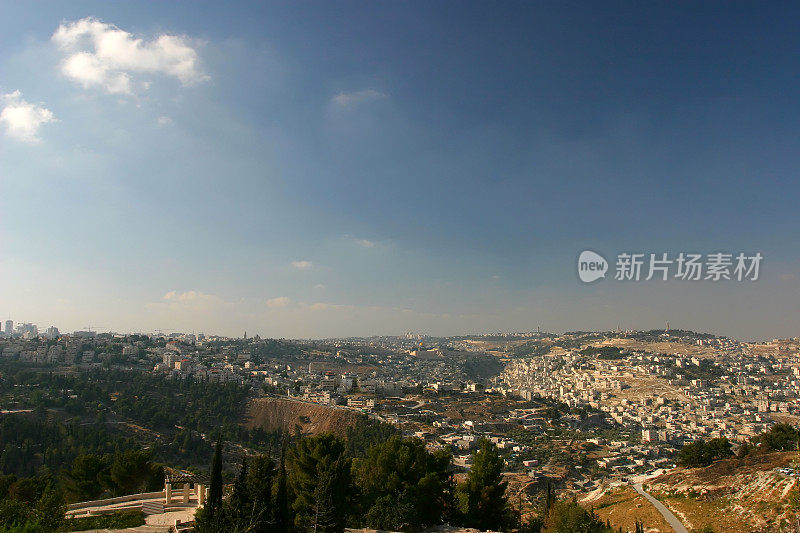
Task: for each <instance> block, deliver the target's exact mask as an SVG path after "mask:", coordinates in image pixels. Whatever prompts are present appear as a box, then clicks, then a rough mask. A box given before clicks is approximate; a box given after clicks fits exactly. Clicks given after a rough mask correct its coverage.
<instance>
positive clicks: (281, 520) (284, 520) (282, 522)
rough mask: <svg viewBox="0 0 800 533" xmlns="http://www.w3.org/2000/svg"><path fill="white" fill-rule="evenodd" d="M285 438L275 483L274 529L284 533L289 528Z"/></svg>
mask: <svg viewBox="0 0 800 533" xmlns="http://www.w3.org/2000/svg"><path fill="white" fill-rule="evenodd" d="M286 447H287V442H286V439H283V446H282V447H281V466H280V471H279V472H278V480H277V482H276V484H275V518H274V520H273V521H274V524H275V531H278V532H280V533H284V532H286V531H288V530H289V494H288V488H287V481H286Z"/></svg>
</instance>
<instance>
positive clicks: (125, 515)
mask: <svg viewBox="0 0 800 533" xmlns="http://www.w3.org/2000/svg"><path fill="white" fill-rule="evenodd" d="M141 525H144V513H143V512H141V511H118V512H116V513H113V514H106V515H98V516H85V517H81V518H70V519H68V520H66V521H65V523H64V526H63V527H62V531H87V530H90V529H125V528H129V527H138V526H141Z"/></svg>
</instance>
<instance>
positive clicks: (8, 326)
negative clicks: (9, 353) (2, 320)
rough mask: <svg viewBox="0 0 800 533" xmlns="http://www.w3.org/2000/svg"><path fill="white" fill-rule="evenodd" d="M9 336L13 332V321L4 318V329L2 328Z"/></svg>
mask: <svg viewBox="0 0 800 533" xmlns="http://www.w3.org/2000/svg"><path fill="white" fill-rule="evenodd" d="M4 331H5V332H6V335H8V336H9V337H10V336H11V334H12V333H14V321H13V320H6V329H5V330H4Z"/></svg>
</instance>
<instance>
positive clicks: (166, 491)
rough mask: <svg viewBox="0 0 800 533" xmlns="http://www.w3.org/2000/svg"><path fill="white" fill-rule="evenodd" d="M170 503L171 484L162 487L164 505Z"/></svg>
mask: <svg viewBox="0 0 800 533" xmlns="http://www.w3.org/2000/svg"><path fill="white" fill-rule="evenodd" d="M171 503H172V483H166V484H165V485H164V504H165V505H169V504H171Z"/></svg>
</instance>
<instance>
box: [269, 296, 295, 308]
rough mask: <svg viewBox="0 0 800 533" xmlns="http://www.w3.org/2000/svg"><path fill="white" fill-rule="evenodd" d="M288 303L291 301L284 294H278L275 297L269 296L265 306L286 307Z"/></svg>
mask: <svg viewBox="0 0 800 533" xmlns="http://www.w3.org/2000/svg"><path fill="white" fill-rule="evenodd" d="M289 303H291V301H290V300H289V298H287V297H286V296H278V297H277V298H270V299H269V300H267V307H272V308H280V307H286V306H288V305H289Z"/></svg>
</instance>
